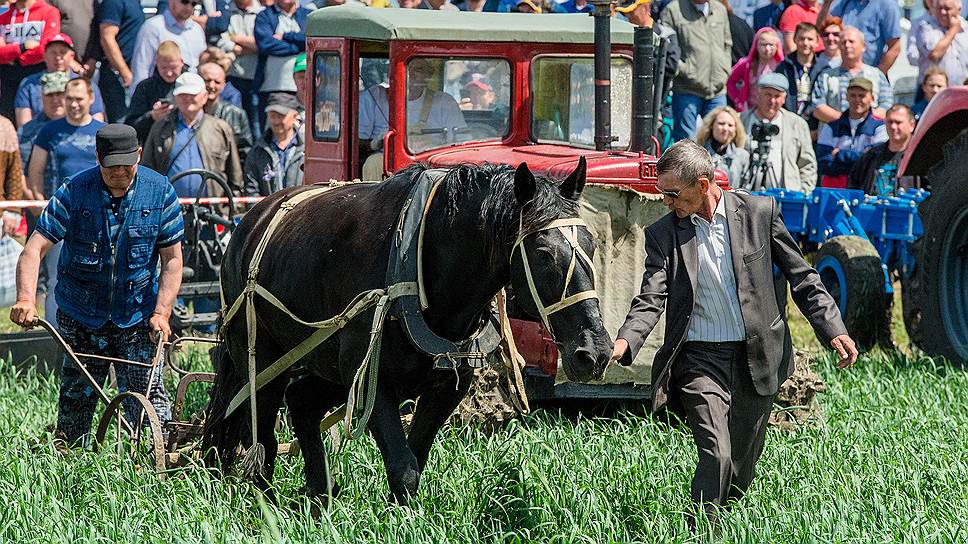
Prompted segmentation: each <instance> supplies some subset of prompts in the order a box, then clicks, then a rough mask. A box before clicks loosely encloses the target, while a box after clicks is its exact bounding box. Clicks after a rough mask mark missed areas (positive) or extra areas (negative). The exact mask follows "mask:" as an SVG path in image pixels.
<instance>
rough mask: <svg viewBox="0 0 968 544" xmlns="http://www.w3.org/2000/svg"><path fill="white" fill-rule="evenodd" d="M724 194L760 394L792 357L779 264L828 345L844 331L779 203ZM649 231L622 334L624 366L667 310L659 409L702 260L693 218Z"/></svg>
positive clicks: (656, 385)
mask: <svg viewBox="0 0 968 544" xmlns="http://www.w3.org/2000/svg"><path fill="white" fill-rule="evenodd" d="M723 198H724V199H726V200H725V203H724V204H725V208H726V218H727V221H728V223H727V224H728V228H729V243H730V248H731V253H732V265H733V270H734V274H735V276H736V290H737V299H738V300H739V304H740V311H741V313H742V316H743V323H744V324H745V326H746V354H747V358H748V360H749V365H750V372H751V374H752V378H753V384H754V386H755V387H756V391H757V393H759V394H760V395H764V396H765V395H774V394H776V392H777V390H778V388H779V386H780V383H782V382H783V381H784V380H785V379H786V378H788V377H789V376H790V373H791V372H792V365H791V361H792V354H793V350H792V344H791V342H790V330H789V327H788V326H787V323H786V316H785V315H784V313H783V312H781V309H780V307H779V304H778V302H777V297H776V287H775V284H774V278H773V266H774V265H776V266H777V267H779V269H780V271H781V272H782V273H783V275H784V276H785V277H786V279H787V280H788V281H789V282H790V287H791V291H792V294H793V300H794V301H795V302H796V304H797V306H798V307H799V308H800V311H801V312H803V315H804V316H805V317H806V318H807V320H808V321H809V322H810V324H811V325H812V326H813V329H814V331H816V333H817V336H818V337H820V338H821V339H822V341H823V343H824V344H827V343H829V342H830V341H831V340H832V339H833V338H834V337H836V336H839V335H841V334H846V333H847V329H846V328H845V327H844V323H843V321H842V319H841V316H840V310H838V308H837V303H836V302H834V300H833V299H832V298H831V297H830V295H829V294H828V293H827V291H826V289H824V286H823V283H821V281H820V275H819V274H817V271H816V270H814V269H813V268H812V267H811V266H810V265H809V264H807V262H806V261H805V260H804V259H803V254H801V253H800V247H799V246H798V245H797V243H796V242H795V241H794V240H793V238H792V237H791V236H790V233H789V231H787V229H786V226H785V225H784V224H783V219H781V218H780V211H779V207H778V205H777V203H776V201H775V200H773V198H771V197H765V196H751V195H748V194H740V193H736V192H733V191H727V192H723ZM645 233H646V238H645V239H646V242H645V254H646V255H645V274H644V275H643V277H642V288H641V292H640V293H639V294H638V295H637V296H636V297H635V298H634V299H632V307H631V309H630V310H629V314H628V317H627V318H626V319H625V324H624V325H622V328H621V329H619V331H618V335H617V338H623V339H625V341H627V342H628V344H629V349H628V351H626V353H625V356H624V357H623V360H622V363H623V364H626V363H630V362H631V361H633V360H634V359H635V356H636V354H637V353H638V351H639V349H641V348H642V346H643V344H644V343H645V339H646V337H647V336H648V335H649V334H650V333H651V332H652V329H654V328H655V326H656V324H657V323H658V321H659V317H660V316H661V315H662V313H663V312H665V314H666V321H665V337H664V339H663V343H662V347H660V348H659V350H658V352H656V354H655V360H654V361H653V363H652V387H653V396H652V407H653V410H659V409H660V408H662V407H663V406H664V405H665V404H666V402H667V401H668V399H669V396H668V393H669V383H670V379H669V378H670V375H671V369H672V364H673V363H674V362H675V358H676V355H678V353H679V348H680V347H681V346H682V343H683V342H684V341H685V339H686V333H687V331H688V330H689V321H690V319H691V317H692V313H693V306H694V304H695V289H696V282H697V281H698V279H697V278H698V270H697V267H698V266H699V257H698V248H697V243H696V227H695V225H694V224H693V223H692V221H691V219H690V218H689V217H686V218H684V219H679V218H678V217H677V216H676V215H675V214H673V213H670V214H667V215H665V216H663V217H662V218H660V219H659V220H658V221H656V222H655V223H653V224H652V225H651V226H649V227H648V228H647V229H646V231H645Z"/></svg>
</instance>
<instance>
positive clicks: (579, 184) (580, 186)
mask: <svg viewBox="0 0 968 544" xmlns="http://www.w3.org/2000/svg"><path fill="white" fill-rule="evenodd" d="M585 170H586V165H585V157H584V156H581V157H579V158H578V166H576V167H575V170H574V171H573V172H572V173H571V174H569V175H568V177H567V178H565V181H563V182H562V183H561V196H563V197H565V198H570V199H572V200H578V197H579V196H581V192H582V191H583V190H584V189H585Z"/></svg>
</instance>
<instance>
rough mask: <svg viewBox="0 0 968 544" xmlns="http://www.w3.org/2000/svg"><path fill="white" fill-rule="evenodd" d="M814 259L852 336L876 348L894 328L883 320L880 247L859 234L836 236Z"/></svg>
mask: <svg viewBox="0 0 968 544" xmlns="http://www.w3.org/2000/svg"><path fill="white" fill-rule="evenodd" d="M814 262H815V267H816V269H817V272H819V273H820V279H821V280H822V281H823V284H824V286H825V287H826V288H827V291H828V292H829V293H830V295H831V296H832V297H833V298H834V300H835V301H836V302H837V306H838V307H839V308H840V313H841V316H842V317H843V320H844V324H845V325H846V326H847V332H848V333H849V334H850V337H851V338H853V340H854V342H856V343H857V346H858V348H859V349H862V350H867V349H870V348H872V347H874V345H875V344H877V341H878V339H879V338H883V337H884V336H885V334H884V332H883V331H882V329H883V328H885V327H886V328H887V329H890V327H891V323H890V321H889V320H888V322H887V323H884V298H885V297H884V272H883V269H882V268H881V257H880V255H878V253H877V250H876V249H874V246H873V245H871V243H870V241H868V240H867V239H865V238H861V237H860V236H835V237H833V238H831V239H829V240H827V241H826V242H825V243H824V244H823V245H822V246H820V249H819V250H817V253H816V255H815V260H814ZM821 341H822V339H821ZM825 347H826V346H825Z"/></svg>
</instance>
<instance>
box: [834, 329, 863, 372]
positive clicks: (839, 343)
mask: <svg viewBox="0 0 968 544" xmlns="http://www.w3.org/2000/svg"><path fill="white" fill-rule="evenodd" d="M830 347H832V348H834V351H836V352H837V355H838V356H839V357H840V362H839V363H837V368H847V367H849V366H851V365H853V364H854V363H856V362H857V346H855V345H854V341H853V340H851V339H850V337H849V336H847V335H846V334H841V335H840V336H837V337H836V338H834V339H833V340H831V341H830Z"/></svg>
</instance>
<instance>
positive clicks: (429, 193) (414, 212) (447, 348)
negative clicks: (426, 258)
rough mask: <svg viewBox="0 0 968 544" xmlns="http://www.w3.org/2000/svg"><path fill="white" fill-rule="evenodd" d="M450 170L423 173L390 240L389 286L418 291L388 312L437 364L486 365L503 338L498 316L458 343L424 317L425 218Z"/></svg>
mask: <svg viewBox="0 0 968 544" xmlns="http://www.w3.org/2000/svg"><path fill="white" fill-rule="evenodd" d="M446 173H447V171H446V170H442V169H431V170H426V171H424V172H423V173H422V174H421V175H420V177H419V178H418V179H417V181H416V183H414V185H413V189H411V190H410V194H409V195H407V200H406V201H405V202H404V205H403V208H402V209H401V210H400V217H399V219H398V220H397V226H396V230H395V232H394V235H393V238H392V241H391V243H390V256H389V259H388V263H387V275H386V285H387V286H388V287H391V286H393V285H395V284H399V283H413V284H416V285H417V289H416V292H414V291H412V290H411V291H408V292H407V293H406V294H403V295H401V296H399V297H397V298H395V299H394V300H393V301H392V303H391V306H390V311H389V314H390V315H392V316H394V317H396V318H397V319H398V320H399V321H400V324H401V325H402V326H403V331H404V333H405V334H406V337H407V339H408V340H409V341H410V343H411V344H412V345H413V346H414V347H415V348H416V349H417V350H418V351H420V352H421V353H424V354H425V355H429V356H431V357H433V358H434V366H435V368H454V366H455V362H456V361H457V360H459V359H463V360H466V361H467V363H468V364H469V365H470V366H472V367H482V366H485V364H486V363H487V356H488V355H489V354H490V353H492V352H493V351H495V350H496V349H497V348H498V346H499V344H500V342H501V333H500V329H499V325H498V320H497V316H496V315H494V314H493V313H491V314H488V315H486V316H485V317H484V319H482V320H481V324H480V327H479V328H478V330H477V332H475V333H474V334H473V335H471V336H470V337H469V338H466V339H464V340H460V341H457V342H452V341H450V340H447V339H446V338H443V337H440V336H438V335H436V334H435V333H434V332H433V331H432V330H430V326H429V325H427V321H426V320H425V319H424V316H423V310H425V309H426V308H427V297H426V292H425V289H424V285H423V270H422V266H421V264H422V262H421V252H422V249H423V232H424V226H425V221H424V220H425V218H426V215H427V211H428V210H429V209H430V203H431V202H432V200H433V197H434V194H435V193H436V191H437V189H438V188H439V186H440V184H441V182H442V181H443V179H444V175H445V174H446Z"/></svg>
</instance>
